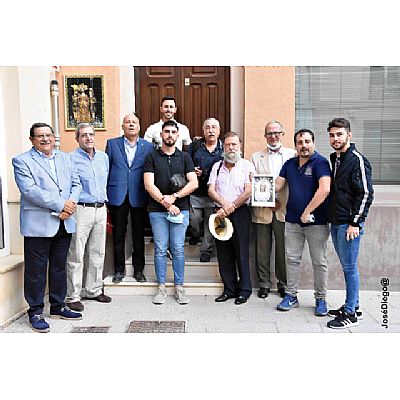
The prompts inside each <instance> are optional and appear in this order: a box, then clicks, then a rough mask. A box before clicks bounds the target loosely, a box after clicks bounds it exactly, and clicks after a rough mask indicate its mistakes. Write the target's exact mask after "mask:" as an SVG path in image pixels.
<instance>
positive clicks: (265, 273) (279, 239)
mask: <svg viewBox="0 0 400 400" xmlns="http://www.w3.org/2000/svg"><path fill="white" fill-rule="evenodd" d="M255 230H256V271H257V276H258V283H259V285H260V288H266V289H270V288H271V250H272V233H273V234H274V237H275V276H276V280H277V281H278V283H279V284H280V286H283V285H286V262H285V223H284V222H280V221H278V220H277V219H276V216H275V213H273V217H272V222H271V223H270V224H255ZM281 284H282V285H281Z"/></svg>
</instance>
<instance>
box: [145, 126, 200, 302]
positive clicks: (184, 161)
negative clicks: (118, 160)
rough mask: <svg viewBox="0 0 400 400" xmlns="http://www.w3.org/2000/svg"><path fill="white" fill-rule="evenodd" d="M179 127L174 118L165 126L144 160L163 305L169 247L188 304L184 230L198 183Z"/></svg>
mask: <svg viewBox="0 0 400 400" xmlns="http://www.w3.org/2000/svg"><path fill="white" fill-rule="evenodd" d="M178 136H179V128H178V125H177V123H176V122H175V121H166V122H164V124H163V125H162V131H161V139H162V147H161V148H160V149H157V150H153V151H152V152H151V153H150V154H148V155H147V157H146V160H145V163H144V185H145V188H146V190H147V191H148V192H149V194H150V196H151V198H150V201H149V217H150V223H151V227H152V230H153V235H154V266H155V270H156V275H157V281H158V290H157V293H156V295H155V296H154V299H153V303H154V304H163V303H164V302H165V298H166V296H167V292H166V289H165V281H166V272H167V248H168V247H169V248H170V249H171V253H172V257H173V258H172V268H173V271H174V284H175V298H176V301H177V302H178V303H179V304H187V303H189V299H188V297H187V296H186V295H185V291H184V289H183V282H184V267H185V254H184V244H185V233H186V228H187V226H188V225H189V194H190V193H192V192H193V191H194V190H195V189H196V188H197V186H198V182H197V176H196V173H195V172H194V165H193V161H192V159H191V158H190V156H189V154H188V153H184V152H182V151H180V150H178V149H176V148H175V143H176V140H177V138H178Z"/></svg>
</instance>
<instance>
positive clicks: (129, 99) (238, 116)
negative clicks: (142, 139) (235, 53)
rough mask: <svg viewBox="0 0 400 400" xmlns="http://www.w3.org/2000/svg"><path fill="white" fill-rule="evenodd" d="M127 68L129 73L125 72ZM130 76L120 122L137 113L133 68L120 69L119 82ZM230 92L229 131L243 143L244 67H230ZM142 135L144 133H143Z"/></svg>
mask: <svg viewBox="0 0 400 400" xmlns="http://www.w3.org/2000/svg"><path fill="white" fill-rule="evenodd" d="M126 68H129V73H128V71H126ZM127 75H129V76H130V79H129V82H130V83H131V84H132V86H133V87H132V86H131V89H130V90H129V93H127V92H126V91H125V92H124V96H123V98H122V97H121V103H120V105H121V120H122V118H123V116H124V115H125V114H127V113H129V112H132V111H135V112H136V111H137V107H136V104H137V103H138V102H137V101H136V95H135V93H136V87H139V86H138V85H139V83H138V78H137V77H136V74H135V73H134V66H133V67H121V81H122V79H123V78H124V80H126V77H127ZM227 86H228V87H229V90H230V124H229V125H230V130H231V131H233V132H236V133H237V134H238V135H239V136H240V137H241V138H242V140H243V141H244V139H245V137H244V136H245V135H244V94H245V92H244V67H242V66H235V67H232V66H231V67H230V82H229V85H227ZM143 133H144V132H143Z"/></svg>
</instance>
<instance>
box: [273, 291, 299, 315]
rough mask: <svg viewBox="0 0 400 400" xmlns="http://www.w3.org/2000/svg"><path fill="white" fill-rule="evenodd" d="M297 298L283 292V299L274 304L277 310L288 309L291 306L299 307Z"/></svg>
mask: <svg viewBox="0 0 400 400" xmlns="http://www.w3.org/2000/svg"><path fill="white" fill-rule="evenodd" d="M299 305H300V304H299V300H297V297H296V296H292V295H290V294H288V293H286V294H285V297H284V298H283V300H282V301H281V302H280V303H279V304H278V305H277V306H276V308H277V309H278V310H279V311H289V310H291V309H292V308H297V307H299Z"/></svg>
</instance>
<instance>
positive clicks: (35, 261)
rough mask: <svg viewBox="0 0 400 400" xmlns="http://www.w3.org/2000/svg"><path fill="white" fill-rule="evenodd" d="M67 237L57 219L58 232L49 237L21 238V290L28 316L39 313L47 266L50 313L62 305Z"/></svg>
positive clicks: (68, 238) (61, 222) (68, 235)
mask: <svg viewBox="0 0 400 400" xmlns="http://www.w3.org/2000/svg"><path fill="white" fill-rule="evenodd" d="M71 236H72V234H71V233H67V231H66V230H65V227H64V222H63V221H60V227H59V229H58V232H57V233H56V235H55V236H53V237H27V236H25V237H24V257H25V270H24V293H25V300H26V301H27V303H28V304H29V310H28V315H29V317H32V316H33V315H35V314H42V313H43V307H44V294H45V290H46V280H47V279H46V278H47V266H48V273H49V302H50V312H53V311H54V312H58V311H60V310H61V308H62V307H64V300H65V296H66V294H67V275H66V262H67V255H68V250H69V244H70V242H71Z"/></svg>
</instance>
